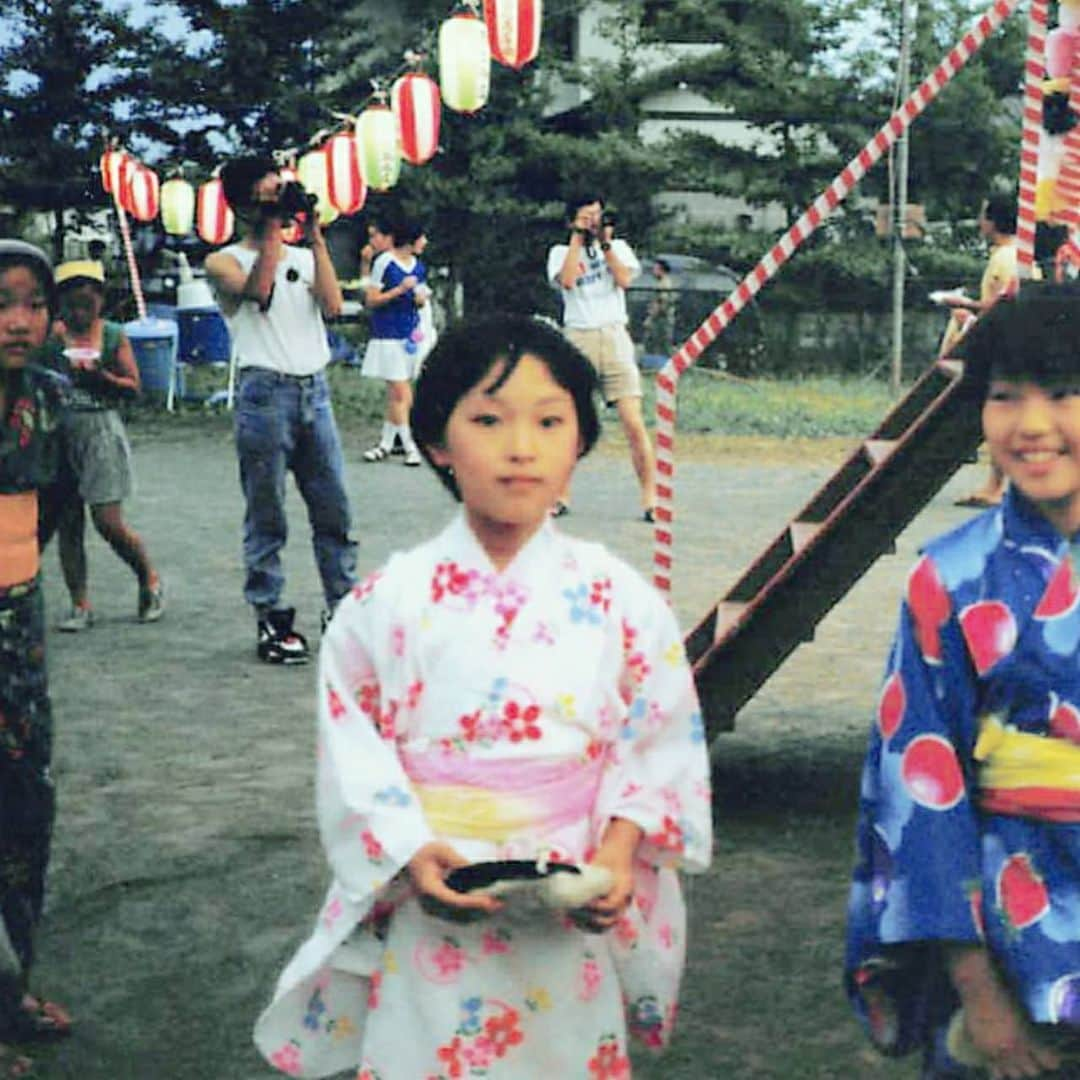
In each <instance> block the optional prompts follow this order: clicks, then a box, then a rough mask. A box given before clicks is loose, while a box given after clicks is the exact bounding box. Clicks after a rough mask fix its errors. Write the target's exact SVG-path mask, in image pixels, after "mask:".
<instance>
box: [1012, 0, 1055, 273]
mask: <svg viewBox="0 0 1080 1080" xmlns="http://www.w3.org/2000/svg"><path fill="white" fill-rule="evenodd" d="M1048 7H1049V2H1048V0H1031V8H1030V10H1029V12H1028V34H1027V49H1026V50H1025V54H1024V115H1023V122H1022V124H1021V128H1020V184H1019V188H1018V191H1017V200H1016V270H1017V276H1018V277H1019V278H1020V280H1021V281H1026V280H1028V279H1029V278H1030V277H1031V273H1032V267H1033V266H1034V265H1035V188H1036V185H1037V184H1038V182H1039V139H1040V137H1041V136H1042V126H1043V119H1042V103H1043V91H1042V80H1043V73H1044V69H1045V63H1046V60H1045V57H1046V22H1047V9H1048Z"/></svg>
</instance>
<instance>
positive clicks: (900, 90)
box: [889, 0, 911, 397]
mask: <svg viewBox="0 0 1080 1080" xmlns="http://www.w3.org/2000/svg"><path fill="white" fill-rule="evenodd" d="M910 5H911V0H900V57H899V61H898V67H899V70H898V72H897V98H898V100H900V101H907V99H908V97H909V96H910V94H911V9H910ZM909 137H910V136H909V132H908V129H906V128H905V130H904V133H903V134H902V135H901V136H900V138H899V139H898V140H897V143H896V175H895V183H894V187H893V205H892V210H893V232H892V246H893V318H892V323H893V326H892V373H891V378H890V380H889V386H890V389H891V390H892V395H893V397H899V396H900V382H901V379H902V376H903V367H904V274H905V272H906V269H907V267H906V261H907V260H906V258H905V256H904V223H905V220H906V218H907V197H908V138H909Z"/></svg>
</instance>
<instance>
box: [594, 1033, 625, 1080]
mask: <svg viewBox="0 0 1080 1080" xmlns="http://www.w3.org/2000/svg"><path fill="white" fill-rule="evenodd" d="M589 1080H630V1059H629V1057H627V1056H626V1054H625V1053H624V1052H623V1048H622V1046H621V1045H620V1043H619V1040H618V1039H617V1038H616V1037H615V1036H614V1035H607V1036H605V1037H604V1038H603V1039H601V1040H600V1043H599V1045H598V1046H597V1048H596V1053H595V1054H593V1056H592V1057H591V1058H589Z"/></svg>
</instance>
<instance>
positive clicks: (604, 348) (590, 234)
mask: <svg viewBox="0 0 1080 1080" xmlns="http://www.w3.org/2000/svg"><path fill="white" fill-rule="evenodd" d="M566 210H567V219H568V221H569V222H570V237H569V240H568V241H567V243H565V244H556V245H555V246H554V247H552V249H551V250H550V251H549V252H548V263H547V276H548V280H549V281H550V282H551V283H552V284H554V285H555V286H557V287H558V288H559V289H561V290H562V298H563V328H564V331H565V333H566V336H567V337H568V338H569V339H570V341H571V342H573V344H574V345H576V346H577V347H578V348H579V349H580V350H581V351H582V352H583V353H584V354H585V355H586V356H587V357H588V358H589V359H590V360H591V361H592V363H593V366H594V367H595V368H596V370H597V373H598V375H599V376H600V391H601V393H602V394H603V395H604V401H605V402H606V403H607V404H608V405H614V406H615V408H616V410H617V411H618V414H619V420H620V422H621V423H622V427H623V431H624V432H625V433H626V438H627V441H628V442H629V443H630V458H631V460H632V461H633V464H634V471H635V472H636V473H637V478H638V484H639V485H640V488H641V510H642V517H643V518H644V520H645V521H652V520H653V508H654V506H655V503H656V458H655V455H654V454H653V447H652V442H651V441H650V439H649V433H648V431H647V430H646V428H645V419H644V417H643V416H642V412H641V374H640V372H639V371H638V366H637V361H636V359H635V356H634V343H633V342H632V341H631V340H630V334H629V332H628V331H627V329H626V323H627V315H626V289H627V287H628V286H629V285H630V282H632V281H633V280H634V278H636V277H637V276H638V274H640V273H641V264H640V263H639V262H638V259H637V256H636V255H635V254H634V251H633V249H632V248H631V247H630V245H629V244H628V243H627V242H626V241H625V240H617V239H616V238H615V218H614V216H613V215H611V214H605V213H604V201H603V199H601V198H599V197H598V196H595V195H583V196H580V197H578V198H576V199H572V200H571V201H570V202H568V203H567V204H566ZM568 494H569V493H564V496H563V498H561V499H560V500H559V501H558V502H557V503H556V504H555V507H554V508H553V510H552V513H553V514H555V515H556V516H559V515H560V514H564V513H566V512H567V510H568Z"/></svg>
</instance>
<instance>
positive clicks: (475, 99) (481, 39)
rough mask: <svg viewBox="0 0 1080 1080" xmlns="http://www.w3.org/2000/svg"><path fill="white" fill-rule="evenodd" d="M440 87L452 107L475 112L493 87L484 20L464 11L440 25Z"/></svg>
mask: <svg viewBox="0 0 1080 1080" xmlns="http://www.w3.org/2000/svg"><path fill="white" fill-rule="evenodd" d="M439 89H440V90H442V99H443V102H444V103H445V104H446V107H447V108H448V109H453V110H454V112H460V113H474V112H478V111H479V110H480V109H482V108H483V107H484V106H485V105H486V104H487V99H488V93H489V92H490V90H491V48H490V46H489V45H488V38H487V27H486V25H485V23H484V20H483V19H479V18H477V17H476V16H475V15H473V14H472V13H471V12H468V11H463V12H459V13H458V14H456V15H451V16H450V18H449V19H447V20H446V21H445V22H444V23H443V24H442V26H440V27H439Z"/></svg>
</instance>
